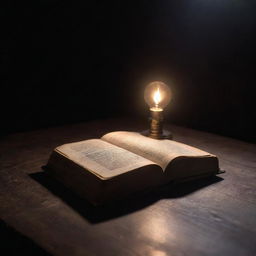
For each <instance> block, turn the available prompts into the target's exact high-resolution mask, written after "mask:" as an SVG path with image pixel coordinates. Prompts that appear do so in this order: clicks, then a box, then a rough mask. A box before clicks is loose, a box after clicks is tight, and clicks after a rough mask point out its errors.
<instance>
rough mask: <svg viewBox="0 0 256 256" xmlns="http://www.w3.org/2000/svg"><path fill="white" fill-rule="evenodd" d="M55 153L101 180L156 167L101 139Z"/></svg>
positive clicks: (63, 146) (66, 146) (84, 142)
mask: <svg viewBox="0 0 256 256" xmlns="http://www.w3.org/2000/svg"><path fill="white" fill-rule="evenodd" d="M55 151H56V152H58V153H59V154H62V155H64V156H65V157H66V158H68V159H70V160H71V161H73V162H74V163H76V164H77V165H79V166H81V167H83V168H84V169H86V170H88V171H89V172H91V173H93V174H94V175H96V176H98V177H99V178H100V179H110V178H112V177H114V176H117V175H120V174H123V173H126V172H129V171H132V170H134V169H138V168H141V167H143V166H149V165H156V164H155V163H154V162H152V161H150V160H148V159H146V158H144V157H141V156H139V155H137V154H135V153H132V152H130V151H127V150H125V149H123V148H120V147H118V146H115V145H113V144H110V143H108V142H105V141H103V140H100V139H91V140H85V141H80V142H75V143H69V144H64V145H62V146H59V147H57V148H56V149H55Z"/></svg>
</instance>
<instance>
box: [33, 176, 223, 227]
mask: <svg viewBox="0 0 256 256" xmlns="http://www.w3.org/2000/svg"><path fill="white" fill-rule="evenodd" d="M29 176H30V177H31V178H32V179H34V180H35V181H37V182H38V183H40V184H41V185H43V186H44V187H45V188H47V189H48V190H49V191H50V192H51V193H53V194H54V195H56V196H57V197H59V198H61V199H62V200H63V201H64V202H65V203H67V204H68V205H69V206H71V207H72V208H73V209H74V210H75V211H77V212H78V213H79V214H80V215H81V216H83V217H84V218H85V219H87V220H88V221H89V222H90V223H92V224H96V223H99V222H103V221H107V220H110V219H114V218H117V217H121V216H124V215H127V214H130V213H132V212H135V211H138V210H141V209H143V208H146V207H147V206H150V205H151V204H153V203H155V202H157V201H159V200H161V199H175V198H181V197H184V196H186V195H189V194H191V193H193V192H195V191H198V190H200V189H202V188H204V187H207V186H209V185H212V184H214V183H217V182H220V181H221V180H223V178H221V177H218V176H211V177H207V178H202V179H198V180H193V181H187V182H184V183H176V184H175V183H169V184H166V185H162V186H160V187H156V188H152V189H149V190H146V191H140V192H137V193H133V194H131V195H130V196H128V197H125V198H124V199H123V200H118V201H113V202H109V203H107V204H104V205H99V206H94V205H92V204H91V203H89V202H88V201H87V200H85V199H82V198H80V197H79V196H77V195H76V194H75V193H73V192H72V191H71V190H69V189H68V188H66V187H65V186H64V185H63V184H61V183H60V182H59V181H57V180H55V179H54V178H52V177H51V176H49V175H48V174H47V173H45V172H36V173H32V174H29Z"/></svg>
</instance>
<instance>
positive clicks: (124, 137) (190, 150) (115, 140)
mask: <svg viewBox="0 0 256 256" xmlns="http://www.w3.org/2000/svg"><path fill="white" fill-rule="evenodd" d="M101 139H102V140H104V141H108V142H109V143H112V144H114V145H117V146H119V147H122V148H124V149H127V150H129V151H131V152H133V153H135V154H138V155H140V156H143V157H145V158H147V159H149V160H151V161H153V162H155V163H157V164H158V165H160V166H161V167H162V168H163V170H165V168H166V167H167V165H168V164H169V163H170V161H171V160H173V159H174V158H176V157H179V156H191V157H201V156H209V155H210V154H209V153H207V152H205V151H202V150H200V149H197V148H194V147H191V146H188V145H185V144H182V143H179V142H176V141H173V140H156V139H151V138H149V137H146V136H144V135H141V134H140V133H136V132H126V131H118V132H111V133H108V134H106V135H104V136H103V137H102V138H101Z"/></svg>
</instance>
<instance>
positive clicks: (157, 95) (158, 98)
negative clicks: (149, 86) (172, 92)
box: [153, 88, 162, 106]
mask: <svg viewBox="0 0 256 256" xmlns="http://www.w3.org/2000/svg"><path fill="white" fill-rule="evenodd" d="M153 99H154V102H155V104H156V106H157V105H158V104H159V103H160V101H161V100H162V98H161V94H160V90H159V88H157V91H156V92H155V93H154V96H153Z"/></svg>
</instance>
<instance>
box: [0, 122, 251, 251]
mask: <svg viewBox="0 0 256 256" xmlns="http://www.w3.org/2000/svg"><path fill="white" fill-rule="evenodd" d="M144 128H145V124H143V123H140V122H138V121H137V120H128V119H123V120H120V119H119V120H102V121H93V122H90V123H83V124H77V125H69V126H63V127H55V128H49V129H44V130H38V131H32V132H27V133H17V134H13V135H9V136H6V137H3V138H1V143H0V152H1V160H0V170H1V171H0V216H1V218H2V220H3V222H4V223H5V224H7V225H8V226H10V227H12V228H13V229H14V230H16V231H18V232H19V233H20V234H22V236H23V235H24V236H25V237H28V238H29V239H32V240H33V241H34V243H35V244H37V245H38V246H39V248H42V251H43V252H45V254H47V253H46V252H48V253H50V254H54V255H70V256H71V255H127V256H129V255H132V256H134V255H150V256H166V255H171V256H175V255H190V256H193V255H195V256H198V255H218V256H220V255H241V256H246V255H256V189H255V188H256V145H253V144H249V143H245V142H242V141H238V140H234V139H230V138H226V137H221V136H217V135H213V134H210V133H205V132H199V131H195V130H191V129H187V128H182V127H177V126H169V128H171V130H172V132H173V134H174V136H175V140H177V141H180V142H183V143H186V144H189V145H192V146H195V147H198V148H201V149H203V150H206V151H208V152H210V153H213V154H216V155H217V156H218V157H219V159H220V166H221V169H224V170H226V173H225V174H222V175H220V176H219V178H218V177H216V178H213V179H206V180H201V181H196V182H190V183H185V184H182V185H181V184H180V185H176V186H165V187H163V188H161V189H159V190H156V191H151V192H150V193H139V194H136V195H133V196H131V197H129V198H128V199H126V200H124V201H122V202H116V203H113V204H111V205H107V206H101V207H97V208H94V207H92V206H91V205H90V204H88V203H87V202H86V201H84V200H82V199H80V198H78V197H77V196H75V195H74V194H73V193H72V192H70V191H69V190H67V189H66V188H64V187H63V186H62V185H61V184H59V183H58V182H56V181H54V180H52V179H51V178H49V177H48V176H47V175H45V174H44V172H43V171H42V169H41V166H43V165H44V164H45V163H46V162H47V159H48V157H49V154H50V153H51V151H52V149H53V148H54V147H56V146H57V145H60V144H63V143H68V142H73V141H79V140H84V139H89V138H95V137H99V136H101V135H103V134H104V133H106V132H109V131H114V130H135V131H140V130H143V129H144ZM2 226H3V225H2ZM4 247H6V245H3V244H2V245H1V248H2V249H3V248H4Z"/></svg>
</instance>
